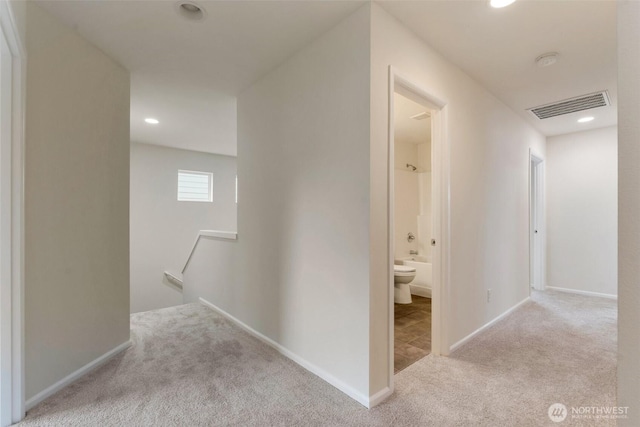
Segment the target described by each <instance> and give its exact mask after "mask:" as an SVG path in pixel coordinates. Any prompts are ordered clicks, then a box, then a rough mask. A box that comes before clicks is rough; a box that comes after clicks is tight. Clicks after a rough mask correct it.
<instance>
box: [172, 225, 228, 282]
mask: <svg viewBox="0 0 640 427" xmlns="http://www.w3.org/2000/svg"><path fill="white" fill-rule="evenodd" d="M201 237H210V238H214V239H224V240H238V233H237V232H235V231H219V230H200V231H199V232H198V235H197V236H196V240H195V242H193V246H192V247H191V252H189V256H188V257H187V260H186V261H185V262H184V267H182V271H181V273H182V274H184V272H185V271H186V270H187V266H188V265H189V261H191V257H192V256H193V252H195V250H196V247H197V246H198V242H199V241H200V238H201Z"/></svg>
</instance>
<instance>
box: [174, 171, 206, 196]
mask: <svg viewBox="0 0 640 427" xmlns="http://www.w3.org/2000/svg"><path fill="white" fill-rule="evenodd" d="M181 174H191V175H200V176H206V177H207V182H208V184H209V188H208V193H209V194H208V198H207V200H201V199H191V198H188V197H184V196H181V194H180V175H181ZM177 183H178V188H177V193H178V194H177V195H178V201H179V202H201V203H212V202H213V173H212V172H203V171H192V170H185V169H178V181H177Z"/></svg>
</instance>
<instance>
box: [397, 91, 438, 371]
mask: <svg viewBox="0 0 640 427" xmlns="http://www.w3.org/2000/svg"><path fill="white" fill-rule="evenodd" d="M393 104H394V105H393V107H394V158H395V161H394V168H393V174H394V235H395V238H394V242H393V243H394V266H393V268H394V372H395V373H397V372H399V371H401V370H402V369H404V368H406V367H408V366H410V365H411V364H413V363H415V362H416V361H418V360H420V359H421V358H423V357H425V356H427V355H428V354H430V353H431V295H432V292H431V291H432V286H431V285H432V274H431V273H432V246H431V240H432V238H433V237H432V229H433V224H432V218H433V215H432V209H431V195H432V189H431V184H432V179H431V173H432V166H431V128H432V126H431V114H432V111H431V110H430V109H428V108H427V107H426V106H424V105H422V104H420V103H418V102H416V101H413V100H411V99H409V98H407V97H405V96H403V95H402V94H400V93H398V92H396V93H395V94H394V102H393Z"/></svg>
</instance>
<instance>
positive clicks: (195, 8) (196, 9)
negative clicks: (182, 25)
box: [176, 0, 207, 21]
mask: <svg viewBox="0 0 640 427" xmlns="http://www.w3.org/2000/svg"><path fill="white" fill-rule="evenodd" d="M176 10H177V12H178V14H179V15H180V16H182V17H183V18H185V19H188V20H190V21H202V20H203V19H204V18H205V17H206V16H207V12H206V11H205V10H204V8H203V7H202V6H200V5H199V4H198V3H196V2H194V1H191V0H184V1H179V2H178V3H176Z"/></svg>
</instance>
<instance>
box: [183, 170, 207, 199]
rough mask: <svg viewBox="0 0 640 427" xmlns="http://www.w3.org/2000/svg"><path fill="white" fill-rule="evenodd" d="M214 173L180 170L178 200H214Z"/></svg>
mask: <svg viewBox="0 0 640 427" xmlns="http://www.w3.org/2000/svg"><path fill="white" fill-rule="evenodd" d="M212 181H213V174H212V173H209V172H195V171H183V170H179V171H178V201H181V202H213V185H212Z"/></svg>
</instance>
